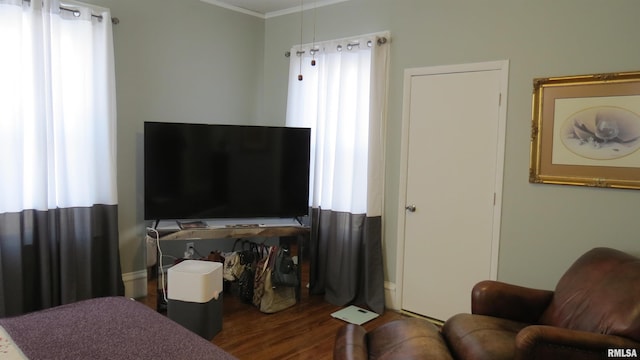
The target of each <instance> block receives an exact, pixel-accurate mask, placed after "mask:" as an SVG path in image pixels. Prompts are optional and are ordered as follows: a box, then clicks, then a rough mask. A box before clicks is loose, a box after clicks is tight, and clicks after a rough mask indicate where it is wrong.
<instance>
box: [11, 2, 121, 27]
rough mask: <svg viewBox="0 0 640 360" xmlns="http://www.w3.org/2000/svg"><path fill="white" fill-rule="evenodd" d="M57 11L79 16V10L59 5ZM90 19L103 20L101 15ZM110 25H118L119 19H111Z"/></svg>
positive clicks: (92, 15)
mask: <svg viewBox="0 0 640 360" xmlns="http://www.w3.org/2000/svg"><path fill="white" fill-rule="evenodd" d="M22 2H26V3H29V4H31V0H22ZM59 9H60V10H63V11H68V12H71V13H73V16H75V17H79V16H80V10H78V9H72V8H68V7H64V6H62V5H60V7H59ZM91 17H93V18H96V19H98V21H102V20H103V17H102V15H96V14H93V13H91ZM111 23H112V24H113V25H118V24H119V23H120V19H118V18H117V17H111Z"/></svg>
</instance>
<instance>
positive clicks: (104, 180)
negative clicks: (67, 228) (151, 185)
mask: <svg viewBox="0 0 640 360" xmlns="http://www.w3.org/2000/svg"><path fill="white" fill-rule="evenodd" d="M65 7H71V8H74V9H77V10H78V12H76V13H74V12H70V11H64V10H60V3H59V2H57V1H48V0H31V1H30V2H28V3H23V2H22V1H21V0H0V53H2V54H18V55H17V56H14V55H12V56H0V79H1V81H0V154H2V155H0V179H1V180H0V198H1V199H2V201H0V213H5V212H18V211H21V210H24V209H35V210H47V209H55V208H67V207H82V206H91V205H93V204H105V205H113V204H116V203H117V190H116V104H115V74H114V63H113V40H112V29H111V26H112V25H111V15H110V14H109V10H108V9H103V8H96V7H91V8H88V7H87V6H86V5H83V4H81V3H74V2H65ZM100 16H101V17H102V19H99V17H100Z"/></svg>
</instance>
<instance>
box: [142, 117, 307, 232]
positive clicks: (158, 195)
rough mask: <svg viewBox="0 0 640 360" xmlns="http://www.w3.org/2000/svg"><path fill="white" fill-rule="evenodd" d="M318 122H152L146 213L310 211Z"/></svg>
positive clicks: (200, 215) (208, 215) (197, 215)
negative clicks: (311, 151) (293, 125)
mask: <svg viewBox="0 0 640 360" xmlns="http://www.w3.org/2000/svg"><path fill="white" fill-rule="evenodd" d="M309 139H310V129H306V128H291V127H270V126H244V125H205V124H185V123H162V122H145V123H144V217H145V220H166V219H215V218H262V217H280V218H283V217H296V216H303V215H307V214H308V212H309V149H310V148H309V146H310V145H309V144H310V142H309Z"/></svg>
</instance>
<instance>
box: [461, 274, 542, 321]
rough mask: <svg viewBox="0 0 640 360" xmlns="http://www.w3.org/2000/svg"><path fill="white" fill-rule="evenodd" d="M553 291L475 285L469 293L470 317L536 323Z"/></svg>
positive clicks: (484, 283)
mask: <svg viewBox="0 0 640 360" xmlns="http://www.w3.org/2000/svg"><path fill="white" fill-rule="evenodd" d="M552 298H553V291H550V290H539V289H532V288H527V287H522V286H517V285H511V284H507V283H503V282H499V281H493V280H485V281H481V282H479V283H477V284H476V285H475V286H474V287H473V290H472V292H471V312H472V313H473V314H479V315H487V316H493V317H500V318H504V319H510V320H515V321H520V322H526V323H535V322H537V321H538V319H539V318H540V316H541V315H542V313H543V312H544V310H545V309H546V308H547V306H548V305H549V303H550V302H551V299H552Z"/></svg>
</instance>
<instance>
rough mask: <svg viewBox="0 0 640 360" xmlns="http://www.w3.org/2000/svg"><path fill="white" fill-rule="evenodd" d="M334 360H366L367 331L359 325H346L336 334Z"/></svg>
mask: <svg viewBox="0 0 640 360" xmlns="http://www.w3.org/2000/svg"><path fill="white" fill-rule="evenodd" d="M333 358H334V360H367V359H368V358H369V351H368V348H367V331H366V330H365V329H364V328H363V327H362V326H359V325H355V324H346V325H345V326H343V327H341V328H340V329H339V330H338V333H337V334H336V340H335V342H334V347H333Z"/></svg>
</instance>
